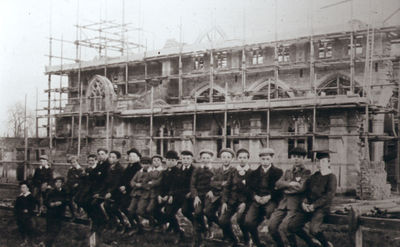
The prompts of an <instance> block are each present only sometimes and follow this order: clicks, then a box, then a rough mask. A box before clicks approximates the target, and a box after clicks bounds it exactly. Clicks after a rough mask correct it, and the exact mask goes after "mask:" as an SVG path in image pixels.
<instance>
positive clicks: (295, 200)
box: [275, 165, 311, 210]
mask: <svg viewBox="0 0 400 247" xmlns="http://www.w3.org/2000/svg"><path fill="white" fill-rule="evenodd" d="M310 175H311V172H310V170H308V169H306V168H305V167H304V165H294V166H293V167H292V168H291V169H287V170H286V171H285V173H284V174H283V176H282V177H281V178H280V179H279V180H278V181H277V182H276V186H275V187H276V189H277V190H281V191H282V192H283V198H282V200H281V201H280V202H279V206H278V209H287V210H298V209H299V208H301V207H300V206H301V205H300V203H301V202H302V200H303V198H304V190H305V185H306V181H307V179H308V178H309V177H310ZM292 181H296V182H298V183H300V185H301V187H300V188H299V189H294V188H292V187H290V186H289V183H290V182H292Z"/></svg>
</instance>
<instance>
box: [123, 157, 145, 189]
mask: <svg viewBox="0 0 400 247" xmlns="http://www.w3.org/2000/svg"><path fill="white" fill-rule="evenodd" d="M140 169H142V166H141V165H140V163H139V162H136V163H133V164H132V163H129V164H128V166H127V167H126V168H125V170H124V172H123V174H122V177H121V184H120V186H125V188H126V190H127V192H130V191H131V189H132V187H131V180H132V178H133V177H134V176H135V174H136V173H137V172H138V171H140Z"/></svg>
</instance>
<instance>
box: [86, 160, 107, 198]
mask: <svg viewBox="0 0 400 247" xmlns="http://www.w3.org/2000/svg"><path fill="white" fill-rule="evenodd" d="M109 167H110V163H109V162H108V160H106V161H103V162H99V163H97V165H96V167H95V168H88V169H89V170H87V172H88V173H89V181H90V187H91V192H92V193H93V194H96V193H99V192H101V191H102V189H103V185H104V182H105V178H106V177H107V172H108V169H109Z"/></svg>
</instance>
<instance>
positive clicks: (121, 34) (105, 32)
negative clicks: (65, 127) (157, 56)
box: [36, 1, 146, 155]
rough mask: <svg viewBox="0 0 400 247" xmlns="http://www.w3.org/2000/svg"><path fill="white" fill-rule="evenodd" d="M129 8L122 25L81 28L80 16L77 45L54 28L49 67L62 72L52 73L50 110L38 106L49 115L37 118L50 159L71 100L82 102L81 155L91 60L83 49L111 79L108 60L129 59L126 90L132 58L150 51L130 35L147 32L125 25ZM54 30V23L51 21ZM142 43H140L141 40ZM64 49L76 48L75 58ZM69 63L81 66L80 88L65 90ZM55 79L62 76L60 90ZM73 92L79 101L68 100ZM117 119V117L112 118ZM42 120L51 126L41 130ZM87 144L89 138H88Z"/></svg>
mask: <svg viewBox="0 0 400 247" xmlns="http://www.w3.org/2000/svg"><path fill="white" fill-rule="evenodd" d="M77 11H78V15H79V5H78V10H77ZM124 12H125V7H124V1H123V5H122V13H123V14H122V23H118V22H117V21H113V20H100V21H97V22H90V23H88V24H80V23H79V18H78V15H77V24H76V25H75V28H76V38H75V40H74V41H70V40H66V39H64V38H63V36H61V38H55V37H53V36H52V33H51V28H50V37H49V38H48V40H49V53H48V54H47V55H46V56H47V57H48V58H49V62H48V66H49V67H50V66H52V65H54V63H55V61H59V65H60V69H59V71H58V72H57V73H48V81H47V82H48V89H47V90H45V93H47V100H45V101H46V102H47V107H45V108H43V109H38V106H36V112H46V113H45V114H43V113H42V114H36V122H37V127H36V136H39V129H41V128H45V129H46V133H47V134H46V135H47V138H48V140H49V149H50V155H52V150H53V139H54V137H55V134H54V133H55V130H56V126H55V123H56V121H55V117H56V116H57V113H58V114H61V113H62V112H63V111H64V108H65V104H66V102H68V101H71V100H78V101H79V116H78V128H79V130H78V149H77V150H78V151H77V154H78V155H80V149H81V148H80V147H81V139H82V138H81V128H82V117H83V113H82V104H83V100H84V96H83V91H84V90H83V85H82V84H83V83H82V78H81V71H82V69H81V64H82V61H84V60H86V61H87V60H89V59H88V58H87V57H86V58H83V57H82V47H83V48H86V51H88V53H89V54H88V55H87V56H94V55H97V57H95V59H102V60H103V61H104V63H103V66H102V67H103V69H104V72H103V73H104V76H107V60H108V58H110V57H113V56H114V57H115V56H126V66H125V67H126V82H125V84H126V89H127V87H128V86H127V85H128V62H129V54H132V53H134V52H138V51H141V50H142V49H146V47H145V46H144V45H142V44H139V43H136V42H132V41H130V40H129V35H132V34H133V33H136V32H142V31H143V29H142V28H140V27H133V26H132V24H130V23H125V22H124V21H125V20H124V18H125V17H124V16H125V14H124ZM50 26H51V21H50ZM139 41H140V40H139ZM54 42H57V43H58V45H59V47H60V53H59V54H56V53H55V52H54V48H53V46H54ZM64 45H69V46H75V57H68V56H66V55H65V51H64V50H65V48H64ZM65 61H74V62H75V63H76V64H77V65H78V69H77V76H78V86H77V87H68V86H65V85H64V84H65V79H63V78H65V77H68V73H67V70H64V68H63V65H64V63H65ZM52 76H59V86H58V87H56V86H54V85H53V84H54V82H55V81H54V78H52ZM71 92H78V97H75V98H73V97H68V96H67V97H65V95H68V94H69V93H71ZM105 114H106V117H107V129H108V124H109V117H110V113H109V112H106V113H105ZM111 118H113V117H111ZM40 119H47V124H45V125H43V126H38V125H39V122H41V121H40ZM86 119H87V123H86V124H88V115H87V114H86ZM71 125H72V126H71V130H72V133H71V142H73V139H74V134H75V133H74V132H73V131H74V125H75V117H74V116H72V119H71ZM108 138H109V132H107V136H106V139H107V145H108ZM86 141H87V138H86Z"/></svg>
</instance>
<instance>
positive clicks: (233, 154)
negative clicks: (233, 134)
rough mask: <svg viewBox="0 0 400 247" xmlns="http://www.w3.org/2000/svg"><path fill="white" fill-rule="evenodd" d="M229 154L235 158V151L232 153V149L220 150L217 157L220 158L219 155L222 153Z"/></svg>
mask: <svg viewBox="0 0 400 247" xmlns="http://www.w3.org/2000/svg"><path fill="white" fill-rule="evenodd" d="M225 152H226V153H230V154H232V157H235V151H233V149H231V148H223V149H221V150H220V151H219V154H218V155H219V157H221V154H222V153H225Z"/></svg>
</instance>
